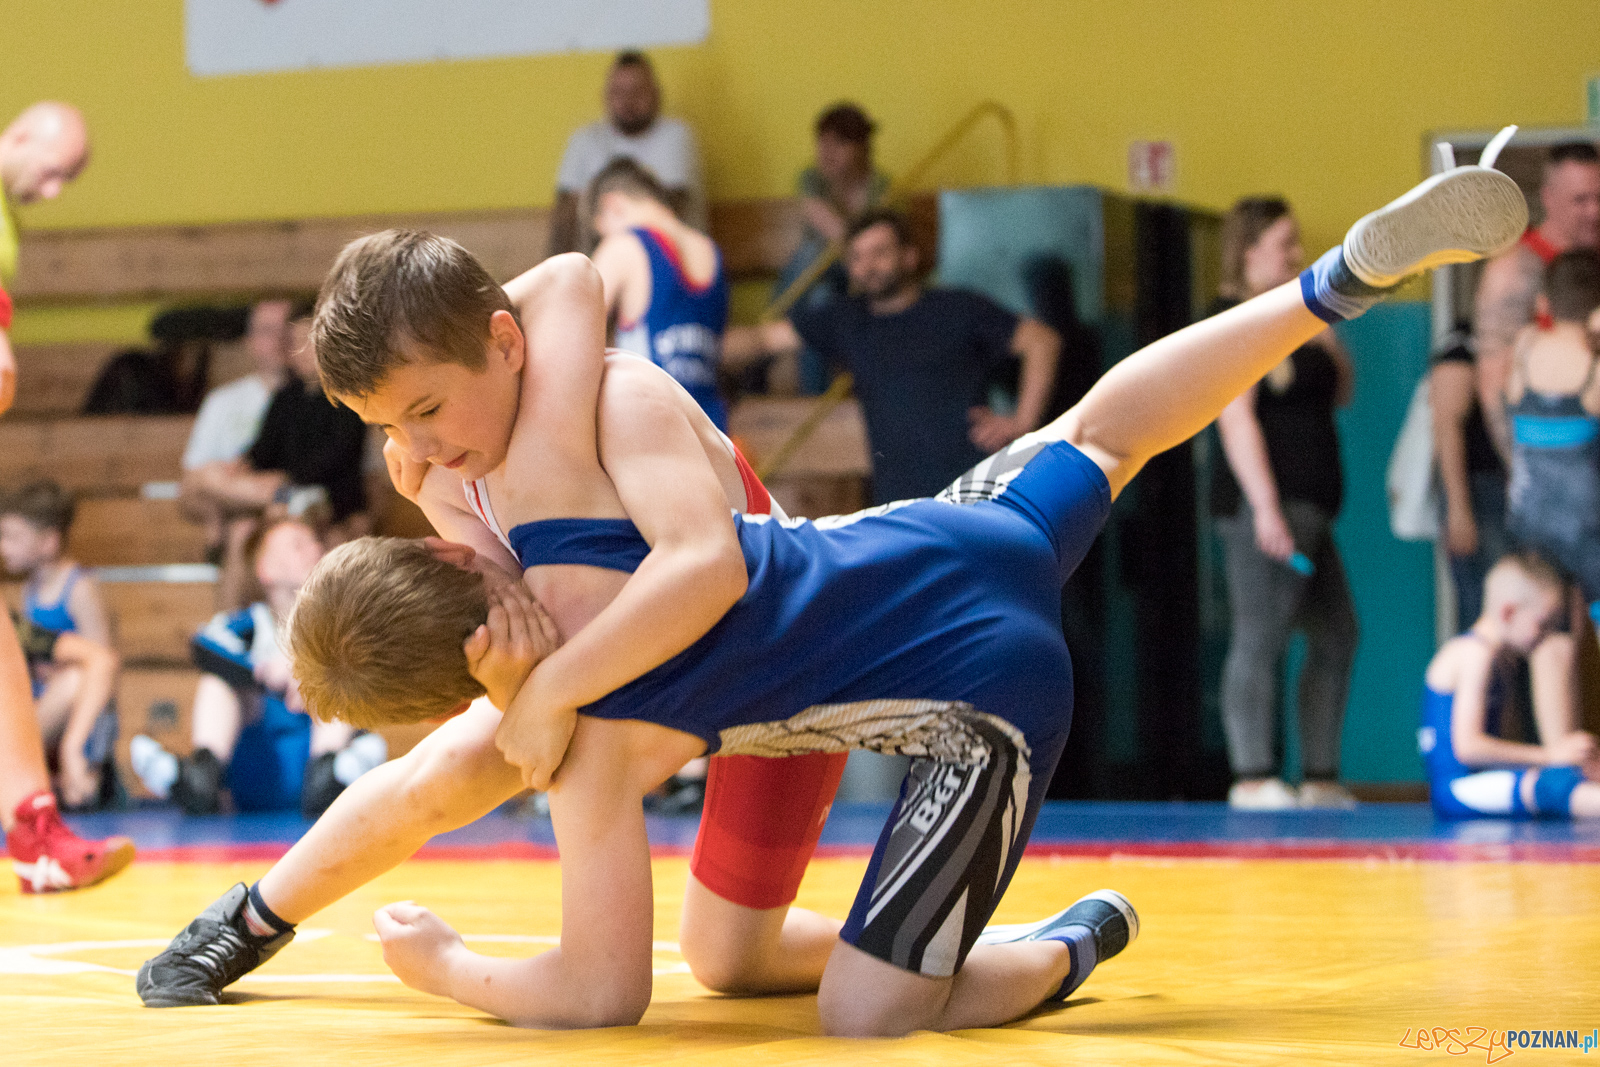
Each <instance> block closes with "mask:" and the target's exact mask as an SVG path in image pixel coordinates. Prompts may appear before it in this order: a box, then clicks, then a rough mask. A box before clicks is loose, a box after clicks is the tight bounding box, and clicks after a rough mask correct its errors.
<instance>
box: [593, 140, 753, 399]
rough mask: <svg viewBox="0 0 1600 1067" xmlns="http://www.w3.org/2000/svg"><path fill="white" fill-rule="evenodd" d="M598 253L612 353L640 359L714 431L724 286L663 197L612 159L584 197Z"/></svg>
mask: <svg viewBox="0 0 1600 1067" xmlns="http://www.w3.org/2000/svg"><path fill="white" fill-rule="evenodd" d="M589 202H590V203H591V204H593V205H594V228H595V232H596V233H597V234H599V235H600V245H599V247H597V248H596V249H595V252H594V265H595V266H596V267H597V268H598V269H599V271H600V276H601V278H602V279H604V281H605V287H606V313H607V315H608V316H609V317H610V318H611V319H612V321H613V322H614V323H615V326H616V344H617V347H618V348H622V349H626V350H627V351H629V352H635V353H638V354H639V355H642V356H647V357H649V359H650V360H651V362H653V363H655V365H656V366H658V367H661V368H662V369H663V370H665V371H666V372H667V373H668V374H670V375H672V376H673V378H675V379H677V381H678V384H680V385H682V386H683V387H684V388H685V389H687V390H688V391H689V395H690V396H692V397H694V398H695V401H696V402H697V403H698V404H699V405H700V407H701V408H702V409H703V410H704V411H705V413H706V414H707V415H709V416H710V417H711V421H712V422H714V423H716V424H717V428H718V429H719V430H727V428H728V409H727V407H726V405H724V404H723V402H722V397H721V396H719V395H718V394H717V362H718V358H719V356H720V351H721V346H722V333H723V331H724V330H725V329H727V326H728V279H727V276H726V275H725V274H723V272H722V254H721V252H719V251H718V250H717V246H716V244H715V243H714V242H713V241H712V240H711V238H709V237H707V236H706V235H705V234H703V233H701V232H700V231H699V230H696V229H694V228H693V227H691V226H689V225H688V224H686V223H684V222H681V221H680V220H679V219H678V217H677V216H676V215H674V214H673V212H672V208H671V206H670V205H669V204H668V203H667V194H666V190H664V189H663V188H662V187H661V183H660V182H658V181H656V179H655V177H654V176H653V175H651V173H650V172H649V171H648V170H646V169H644V168H643V167H641V166H640V165H639V164H637V163H635V162H634V161H633V160H631V159H614V160H612V161H611V162H610V163H608V164H607V165H606V168H605V169H604V170H602V171H601V172H600V174H599V176H598V177H596V178H595V180H594V184H593V185H592V186H591V187H590V190H589Z"/></svg>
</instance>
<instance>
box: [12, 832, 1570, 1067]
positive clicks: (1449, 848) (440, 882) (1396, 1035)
mask: <svg viewBox="0 0 1600 1067" xmlns="http://www.w3.org/2000/svg"><path fill="white" fill-rule="evenodd" d="M882 816H883V809H882V808H878V807H867V806H843V805H841V806H840V807H839V808H838V809H837V810H836V811H835V813H834V816H833V818H832V820H831V821H830V823H829V826H828V830H827V833H826V835H825V837H824V845H823V848H822V850H821V854H820V855H819V858H818V860H817V861H816V862H815V863H814V864H813V865H812V868H811V870H810V872H809V874H808V875H807V878H806V882H805V885H804V886H803V888H802V890H801V896H800V903H802V904H804V905H807V906H810V907H814V908H817V909H819V910H823V911H827V912H831V913H834V914H842V913H843V911H844V909H845V908H846V907H847V906H848V904H849V902H850V900H851V898H852V896H853V894H854V892H855V888H856V883H857V879H858V878H859V876H860V872H861V870H862V867H863V865H864V862H865V854H866V851H867V849H868V847H869V843H870V841H871V840H872V837H873V835H874V834H875V833H876V831H877V829H878V826H879V825H880V824H881V819H882ZM76 824H77V825H78V827H79V828H80V830H81V831H82V832H87V833H92V834H95V835H99V834H104V833H110V832H124V833H131V834H133V836H134V837H135V839H136V840H137V841H138V842H139V843H140V845H141V847H142V849H143V854H142V859H141V862H139V863H137V864H135V866H134V867H133V868H132V869H131V870H129V871H128V872H127V873H125V874H123V875H122V876H120V877H118V878H116V879H115V880H113V881H112V882H111V883H109V884H107V885H105V886H101V887H97V888H94V889H90V890H88V891H86V892H83V893H79V894H72V895H63V896H53V897H24V896H20V895H18V894H17V892H16V889H15V883H14V881H12V880H11V879H9V878H8V879H6V880H5V881H4V882H3V888H0V1019H3V1020H4V1021H5V1026H6V1031H7V1032H6V1033H5V1034H0V1064H5V1065H11V1064H30V1065H31V1064H52V1065H66V1064H80V1063H81V1064H96V1065H100V1064H158V1063H159V1064H185V1063H199V1064H231V1063H238V1064H288V1063H293V1064H297V1065H307V1067H310V1065H317V1064H324V1063H327V1064H340V1065H343V1067H355V1065H364V1064H383V1065H406V1064H413V1063H415V1064H427V1065H428V1067H435V1065H440V1067H443V1065H455V1064H485V1063H504V1062H524V1061H527V1062H537V1063H539V1064H584V1065H586V1067H603V1065H607V1064H613V1063H638V1062H650V1063H662V1062H671V1063H674V1064H681V1065H686V1067H687V1065H713V1064H719V1065H720V1064H739V1065H741V1067H758V1065H761V1067H764V1065H769V1064H773V1065H776V1064H801V1063H804V1064H811V1063H823V1062H827V1063H831V1064H846V1063H862V1062H884V1063H907V1064H910V1063H916V1064H967V1063H972V1064H979V1063H982V1064H1001V1063H1055V1064H1118V1065H1128V1067H1134V1065H1146V1064H1151V1065H1154V1064H1213V1063H1216V1064H1229V1065H1248V1064H1282V1063H1295V1064H1303V1063H1304V1064H1310V1063H1315V1064H1324V1063H1325V1064H1376V1063H1428V1062H1444V1061H1449V1062H1465V1063H1477V1062H1485V1063H1494V1062H1501V1061H1503V1060H1505V1059H1507V1058H1508V1053H1507V1051H1506V1050H1505V1049H1504V1048H1503V1047H1502V1046H1501V1044H1500V1042H1501V1041H1503V1039H1504V1032H1505V1031H1506V1030H1508V1029H1509V1030H1518V1031H1520V1030H1528V1031H1533V1030H1558V1029H1559V1030H1561V1031H1564V1032H1570V1031H1577V1032H1580V1033H1581V1034H1583V1035H1588V1034H1590V1033H1591V1031H1594V1030H1596V1028H1597V1027H1600V962H1597V961H1600V827H1581V828H1573V827H1570V826H1565V825H1532V824H1523V825H1513V824H1500V823H1475V824H1463V825H1458V826H1453V827H1442V826H1439V825H1436V824H1435V823H1434V821H1433V819H1432V816H1431V815H1430V814H1429V813H1428V811H1427V809H1426V808H1425V807H1422V806H1420V805H1381V804H1371V805H1365V806H1363V807H1362V808H1361V809H1360V810H1358V811H1356V812H1351V813H1311V812H1307V813H1290V814H1283V815H1267V814H1259V815H1258V814H1248V815H1247V814H1233V813H1229V812H1228V811H1227V809H1226V808H1225V807H1223V806H1222V805H1212V804H1084V803H1079V804H1070V805H1069V804H1056V805H1051V806H1050V807H1048V808H1047V809H1046V812H1045V814H1044V816H1043V817H1042V818H1041V820H1040V824H1039V830H1038V832H1036V834H1035V836H1034V843H1033V847H1032V848H1031V849H1030V855H1029V858H1027V859H1026V860H1024V862H1023V864H1022V867H1021V869H1020V871H1019V872H1018V875H1017V878H1016V882H1015V883H1014V885H1013V886H1012V888H1011V891H1010V893H1009V894H1008V896H1007V898H1006V900H1005V902H1004V904H1003V905H1002V909H1001V913H1000V914H999V915H998V916H997V921H1020V920H1023V919H1030V918H1035V917H1037V916H1040V915H1043V914H1046V913H1048V912H1051V911H1054V910H1056V909H1058V908H1060V907H1062V906H1064V905H1065V904H1067V903H1069V902H1070V901H1071V900H1073V899H1075V898H1076V897H1077V896H1078V895H1080V894H1081V893H1083V892H1086V891H1088V890H1091V889H1097V888H1101V887H1105V886H1109V887H1114V888H1117V889H1120V890H1122V891H1123V892H1125V893H1126V894H1127V895H1128V896H1129V897H1130V898H1131V899H1132V900H1133V901H1134V903H1135V904H1136V905H1137V907H1138V908H1139V911H1140V915H1141V918H1142V922H1143V930H1142V934H1141V936H1140V939H1139V940H1138V942H1136V943H1135V944H1134V946H1133V947H1132V948H1130V949H1129V950H1128V951H1127V952H1126V953H1125V954H1123V955H1122V956H1119V957H1117V958H1116V959H1114V960H1112V961H1111V962H1110V963H1108V964H1106V965H1105V966H1104V967H1103V968H1102V969H1100V970H1099V971H1097V972H1096V973H1095V975H1094V976H1093V977H1092V978H1091V979H1090V981H1089V982H1088V984H1087V985H1085V986H1084V987H1083V989H1081V990H1080V991H1079V994H1078V996H1076V997H1075V998H1074V999H1073V1001H1072V1002H1071V1003H1070V1004H1069V1005H1068V1006H1067V1007H1066V1008H1064V1009H1060V1010H1055V1011H1051V1012H1048V1013H1041V1014H1038V1015H1035V1016H1034V1017H1032V1018H1029V1019H1026V1020H1024V1021H1022V1022H1019V1023H1016V1024H1014V1025H1012V1026H1010V1027H1007V1028H1004V1029H996V1030H982V1031H967V1032H962V1033H958V1034H951V1035H934V1034H919V1035H915V1036H913V1037H909V1038H906V1039H903V1040H897V1041H879V1042H848V1041H838V1040H830V1039H824V1038H820V1037H818V1036H816V1034H817V1020H816V1006H815V1001H814V999H813V998H811V997H787V998H776V999H749V1000H741V999H732V998H724V997H719V996H715V995H713V994H709V993H707V992H706V991H705V990H704V989H702V988H701V987H699V986H698V985H697V984H696V983H695V982H694V980H693V979H692V978H691V977H689V975H688V974H687V973H686V970H687V969H686V968H685V967H684V965H683V963H682V960H681V958H680V957H679V956H678V954H677V952H676V951H675V949H676V946H675V944H674V942H673V938H674V937H676V930H677V913H678V908H679V905H680V902H681V892H682V886H683V882H684V877H685V872H686V859H685V858H684V857H685V852H686V850H687V847H688V845H689V843H690V842H691V841H692V838H693V832H694V823H693V820H660V821H657V822H656V823H654V824H653V826H652V838H653V840H654V841H655V842H656V844H657V859H656V898H657V918H656V931H657V936H658V937H659V938H660V941H658V943H657V944H658V947H657V953H656V974H657V978H656V987H655V1000H654V1003H653V1004H652V1006H651V1008H650V1011H649V1013H648V1014H647V1015H646V1016H645V1019H644V1022H643V1024H642V1025H640V1026H638V1027H635V1028H631V1029H622V1030H604V1031H587V1032H574V1033H541V1032H533V1031H519V1030H515V1029H512V1028H510V1027H507V1026H504V1025H502V1024H500V1023H498V1022H496V1021H494V1020H491V1019H488V1018H486V1017H485V1016H483V1015H481V1014H479V1013H477V1012H475V1011H471V1010H469V1009H466V1008H462V1007H460V1006H458V1005H456V1004H454V1003H451V1002H448V1001H443V1000H439V999H437V998H433V997H428V996H424V995H422V994H419V993H414V992H412V991H411V990H408V989H406V988H404V987H403V986H400V985H399V984H398V983H397V982H396V981H395V980H394V979H393V978H392V976H390V975H389V973H388V972H387V970H386V969H385V968H384V966H383V963H382V960H381V957H380V954H379V950H378V946H377V945H376V944H375V943H374V942H373V941H372V939H371V937H370V934H371V929H372V928H371V925H370V921H369V916H370V914H371V912H372V910H373V909H374V908H376V907H377V906H379V905H381V904H384V903H387V902H390V901H394V900H400V899H406V898H412V899H416V900H417V901H419V902H421V903H425V904H427V905H429V906H430V907H432V908H434V909H435V910H436V911H438V912H439V913H440V914H442V915H443V916H444V917H445V918H446V919H447V920H449V921H451V922H452V923H453V924H454V925H456V926H457V928H458V929H460V930H461V931H462V932H463V933H464V934H465V935H466V936H467V938H468V941H469V943H471V944H473V945H474V947H476V948H478V949H480V950H483V951H491V952H505V953H518V954H526V953H531V952H537V951H540V950H541V949H542V948H543V947H544V946H547V945H549V944H550V943H551V942H552V941H553V940H554V937H553V935H555V934H556V932H557V930H558V905H559V898H558V888H557V887H558V881H557V871H556V865H555V863H554V862H553V859H552V848H551V837H550V831H549V824H548V823H547V822H543V821H541V820H537V819H524V818H513V817H510V816H504V815H498V814H497V815H492V816H490V817H489V818H487V819H484V820H482V821H481V822H479V823H477V824H475V825H473V826H471V827H468V828H466V829H465V830H462V831H458V832H457V833H455V834H451V835H447V836H446V837H442V838H440V839H438V840H437V841H436V842H435V843H434V844H433V845H432V846H430V848H429V849H428V850H427V851H425V852H424V853H423V855H422V856H421V857H419V858H418V859H416V860H413V861H412V862H410V863H407V864H406V865H404V866H403V867H401V868H400V869H398V870H396V871H394V872H392V873H391V874H389V875H388V876H386V877H384V878H382V879H380V880H379V881H378V882H377V883H375V884H373V885H372V886H369V887H368V888H367V889H365V890H363V891H362V892H360V893H358V894H356V895H355V896H354V897H352V898H351V899H349V900H346V901H344V902H342V903H340V904H339V905H337V906H335V907H333V908H330V909H328V910H327V911H326V912H324V913H322V914H320V915H318V916H316V917H315V918H314V919H313V920H312V921H311V922H309V923H307V924H305V925H304V926H303V927H302V929H301V933H300V936H299V938H298V939H297V940H296V941H295V942H294V943H293V944H292V945H290V946H289V947H288V948H287V949H285V950H284V951H283V952H282V953H280V954H279V955H278V956H277V957H276V958H275V959H274V960H272V961H271V962H270V963H269V964H268V965H267V966H266V967H264V968H263V969H262V970H261V972H260V973H258V974H256V975H252V976H250V977H248V978H246V979H245V980H244V981H242V982H240V983H239V985H238V986H236V987H235V989H236V991H237V992H236V993H235V994H234V996H233V999H232V1002H231V1003H229V1004H227V1005H225V1006H223V1007H219V1008H211V1009H178V1010H169V1011H148V1010H145V1009H143V1008H141V1007H140V1005H139V1002H138V999H137V998H136V997H135V995H134V992H133V983H132V978H131V975H132V973H133V971H134V969H135V968H137V966H138V965H139V962H140V961H141V960H143V959H145V958H146V957H147V956H149V955H151V954H152V953H153V952H155V951H156V950H157V949H158V948H159V947H161V946H163V945H165V944H166V942H167V940H168V939H169V938H170V937H171V936H172V935H173V934H174V933H175V932H176V931H177V930H178V929H179V928H180V927H181V926H182V925H183V924H184V923H185V922H187V921H188V920H189V919H190V918H192V917H193V916H194V915H195V914H196V913H197V912H198V911H199V909H200V908H202V907H203V906H205V905H206V904H207V903H209V902H210V901H211V900H212V899H213V898H215V897H216V896H217V895H218V894H219V893H221V892H222V890H224V889H225V888H227V886H228V885H230V884H231V883H233V882H234V881H238V880H244V881H249V880H251V879H254V878H256V877H258V876H259V875H260V874H261V873H262V872H263V871H265V870H266V868H267V867H268V865H269V864H270V862H271V860H272V858H273V857H274V856H276V855H278V854H280V853H281V852H282V851H283V849H284V848H285V847H286V844H287V842H289V841H291V840H293V838H294V837H295V836H296V835H297V834H298V833H299V832H300V830H301V829H302V828H303V827H302V824H301V823H300V822H299V820H298V819H283V818H243V817H235V818H217V819H208V820H207V819H202V820H186V821H180V820H178V819H176V818H174V817H173V816H172V815H170V814H168V813H165V812H139V813H133V814H129V815H122V816H111V817H97V818H91V819H82V820H77V821H76ZM1435 1028H1438V1029H1437V1030H1436V1029H1435ZM1451 1028H1454V1029H1455V1030H1456V1031H1457V1032H1458V1034H1459V1035H1460V1038H1459V1040H1458V1041H1456V1042H1455V1043H1451V1041H1450V1035H1448V1034H1447V1033H1446V1031H1447V1030H1449V1029H1451ZM1477 1028H1481V1029H1482V1030H1483V1031H1486V1032H1493V1033H1494V1034H1495V1036H1494V1038H1493V1043H1492V1044H1491V1041H1490V1038H1489V1037H1488V1036H1487V1034H1485V1035H1484V1036H1483V1037H1482V1038H1481V1039H1479V1040H1478V1041H1477V1043H1478V1044H1480V1045H1481V1047H1476V1048H1469V1047H1466V1046H1467V1044H1468V1043H1472V1042H1474V1040H1475V1039H1478V1038H1479V1033H1478V1029H1477ZM1423 1031H1426V1033H1423ZM1435 1034H1437V1038H1436V1037H1435ZM1430 1050H1431V1051H1430ZM1509 1057H1510V1058H1514V1059H1515V1060H1516V1061H1517V1062H1527V1063H1529V1064H1534V1063H1566V1062H1580V1061H1581V1062H1588V1059H1587V1056H1586V1055H1585V1054H1584V1053H1583V1052H1582V1051H1581V1050H1567V1049H1561V1050H1554V1051H1547V1050H1543V1049H1539V1050H1536V1049H1533V1048H1522V1047H1513V1048H1512V1049H1511V1050H1510V1052H1509ZM1595 1062H1600V1055H1597V1056H1596V1060H1595Z"/></svg>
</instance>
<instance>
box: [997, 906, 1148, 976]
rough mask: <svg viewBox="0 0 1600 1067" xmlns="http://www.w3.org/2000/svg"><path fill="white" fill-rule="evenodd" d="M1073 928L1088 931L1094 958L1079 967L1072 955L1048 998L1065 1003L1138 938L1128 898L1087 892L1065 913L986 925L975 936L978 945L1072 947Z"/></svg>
mask: <svg viewBox="0 0 1600 1067" xmlns="http://www.w3.org/2000/svg"><path fill="white" fill-rule="evenodd" d="M1073 926H1077V927H1082V928H1084V929H1086V930H1088V931H1089V934H1090V937H1091V938H1092V943H1093V946H1094V958H1093V959H1084V960H1082V961H1081V963H1082V964H1087V966H1083V965H1080V957H1079V956H1077V955H1076V954H1075V955H1074V957H1073V968H1072V971H1071V973H1069V974H1068V975H1067V977H1066V978H1065V979H1063V980H1062V983H1061V988H1060V989H1058V990H1056V992H1055V993H1054V994H1052V995H1051V997H1050V998H1049V999H1051V1000H1065V999H1066V998H1067V997H1068V995H1070V994H1071V993H1072V991H1073V990H1074V989H1077V988H1078V987H1079V986H1080V985H1082V984H1083V980H1084V979H1085V978H1087V977H1089V972H1090V971H1092V970H1094V969H1095V967H1097V966H1099V965H1100V964H1102V963H1104V962H1105V961H1106V960H1109V959H1110V958H1111V957H1112V956H1115V955H1116V954H1117V953H1119V952H1121V951H1122V950H1123V949H1125V948H1127V947H1128V946H1129V945H1131V944H1132V943H1133V942H1134V940H1135V939H1136V938H1138V936H1139V913H1138V912H1136V911H1134V910H1133V905H1132V904H1131V903H1129V901H1128V898H1127V897H1125V896H1123V895H1122V894H1121V893H1118V892H1117V891H1116V890H1115V889H1101V890H1098V891H1096V892H1093V893H1090V894H1089V895H1088V896H1085V897H1082V898H1080V899H1079V900H1078V901H1077V902H1076V903H1074V904H1073V905H1072V906H1071V907H1070V908H1068V909H1066V910H1065V911H1061V912H1057V913H1056V914H1054V915H1052V916H1050V917H1049V918H1048V919H1040V920H1039V921H1038V922H1034V923H1018V924H1013V925H996V926H986V927H984V929H983V932H982V933H981V934H979V935H978V944H980V945H1009V944H1015V943H1016V942H1019V941H1049V940H1058V941H1065V942H1067V944H1068V945H1074V943H1075V942H1077V941H1078V938H1077V937H1074V936H1073V935H1072V933H1071V931H1069V930H1068V927H1073ZM1079 936H1080V937H1081V935H1079Z"/></svg>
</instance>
